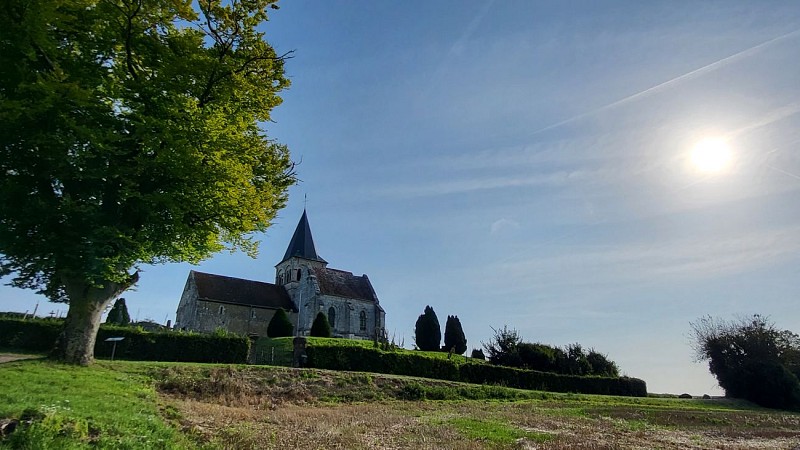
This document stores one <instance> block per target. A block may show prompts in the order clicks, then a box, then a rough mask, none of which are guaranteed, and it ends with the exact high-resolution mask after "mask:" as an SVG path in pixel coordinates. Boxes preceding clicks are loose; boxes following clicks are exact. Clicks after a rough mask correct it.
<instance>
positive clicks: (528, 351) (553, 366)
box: [517, 342, 564, 372]
mask: <svg viewBox="0 0 800 450" xmlns="http://www.w3.org/2000/svg"><path fill="white" fill-rule="evenodd" d="M517 350H518V352H519V358H520V360H521V361H522V366H524V367H525V368H527V369H531V370H539V371H542V372H557V371H558V364H557V362H558V360H559V359H561V358H562V355H563V353H564V352H562V351H561V349H558V348H555V347H550V346H549V345H544V344H538V343H537V344H531V343H528V342H522V343H520V344H519V345H518V346H517Z"/></svg>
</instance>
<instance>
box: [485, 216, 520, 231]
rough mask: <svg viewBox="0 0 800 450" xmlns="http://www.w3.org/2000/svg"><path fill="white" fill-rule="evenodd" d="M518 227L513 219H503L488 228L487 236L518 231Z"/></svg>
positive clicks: (517, 223)
mask: <svg viewBox="0 0 800 450" xmlns="http://www.w3.org/2000/svg"><path fill="white" fill-rule="evenodd" d="M519 227H520V225H519V222H517V221H516V220H513V219H506V218H505V217H504V218H502V219H498V220H496V221H494V222H493V223H492V226H491V227H490V230H489V234H491V235H498V234H501V233H503V232H504V231H510V230H518V229H519Z"/></svg>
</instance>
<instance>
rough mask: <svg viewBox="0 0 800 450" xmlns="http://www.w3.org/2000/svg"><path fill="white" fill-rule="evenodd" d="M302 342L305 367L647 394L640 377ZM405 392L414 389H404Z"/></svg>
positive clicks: (586, 391) (548, 388) (556, 389)
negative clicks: (542, 369)
mask: <svg viewBox="0 0 800 450" xmlns="http://www.w3.org/2000/svg"><path fill="white" fill-rule="evenodd" d="M308 344H309V345H308V347H306V354H307V355H308V367H313V368H318V369H331V370H353V371H361V372H376V373H387V374H395V375H409V376H417V377H424V378H434V379H439V380H450V381H463V382H467V383H475V384H497V385H503V386H506V387H513V388H521V389H533V390H542V391H554V392H577V393H584V394H603V395H624V396H638V397H643V396H647V386H646V384H645V382H644V381H642V380H639V379H636V378H626V377H622V378H609V377H582V376H574V375H562V374H555V373H546V372H538V371H532V370H524V369H517V368H512V367H502V366H494V365H490V364H481V363H458V362H456V361H454V360H448V359H444V358H434V357H430V356H426V355H424V354H419V353H414V352H384V351H382V350H379V349H375V348H370V347H362V346H350V347H346V346H342V345H328V344H326V343H324V342H314V341H309V343H308ZM407 395H408V396H409V397H413V396H415V395H418V394H417V393H415V392H408V393H407Z"/></svg>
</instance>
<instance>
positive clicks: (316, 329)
mask: <svg viewBox="0 0 800 450" xmlns="http://www.w3.org/2000/svg"><path fill="white" fill-rule="evenodd" d="M311 336H314V337H328V338H329V337H331V324H329V323H328V317H327V316H326V315H325V314H323V313H322V311H320V312H318V313H317V317H315V318H314V323H313V324H311Z"/></svg>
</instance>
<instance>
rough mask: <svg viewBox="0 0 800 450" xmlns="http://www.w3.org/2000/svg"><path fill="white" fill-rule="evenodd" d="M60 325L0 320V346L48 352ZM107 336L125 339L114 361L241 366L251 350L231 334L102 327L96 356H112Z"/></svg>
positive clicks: (60, 327)
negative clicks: (158, 331) (229, 364)
mask: <svg viewBox="0 0 800 450" xmlns="http://www.w3.org/2000/svg"><path fill="white" fill-rule="evenodd" d="M63 326H64V323H63V321H51V320H27V321H22V320H15V319H0V347H5V348H13V349H17V350H25V351H31V352H47V351H49V350H50V349H52V347H53V343H54V342H55V340H56V338H57V337H58V334H59V332H60V331H61V329H62V328H63ZM109 337H124V338H125V339H124V340H122V341H120V342H118V343H117V350H116V352H115V353H114V358H115V359H131V360H139V361H185V362H219V363H242V364H243V363H245V362H246V361H247V355H248V352H249V350H250V340H249V339H247V338H246V337H242V336H236V335H233V334H230V335H225V336H221V335H207V334H188V333H178V332H164V333H149V332H146V331H142V330H139V329H136V328H130V327H116V326H109V325H104V326H102V327H101V328H100V331H99V332H98V335H97V342H96V343H95V348H94V353H95V355H96V356H98V357H110V356H111V350H112V347H113V344H112V343H110V342H105V339H107V338H109Z"/></svg>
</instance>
